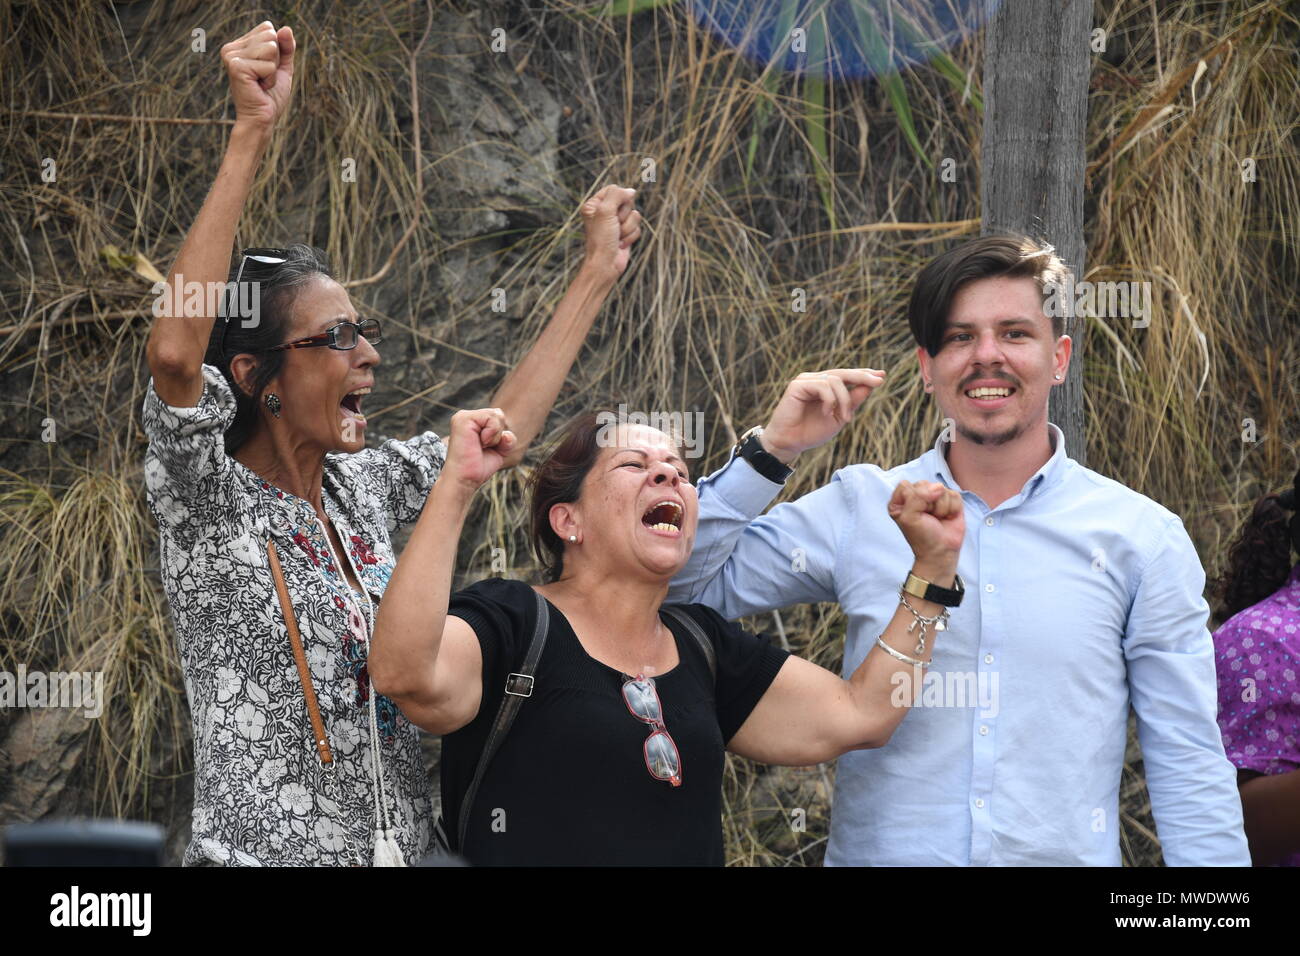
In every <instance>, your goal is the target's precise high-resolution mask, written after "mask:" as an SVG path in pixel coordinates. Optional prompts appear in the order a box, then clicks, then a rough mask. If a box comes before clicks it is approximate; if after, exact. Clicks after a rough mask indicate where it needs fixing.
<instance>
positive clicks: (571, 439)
mask: <svg viewBox="0 0 1300 956" xmlns="http://www.w3.org/2000/svg"><path fill="white" fill-rule="evenodd" d="M602 418H603V415H601V414H599V413H597V412H588V413H586V414H585V415H579V416H578V417H577V418H575V419H573V420H572V421H570V422H569V424H568V425H566V426H565V427H564V428H563V430H562V431H561V433H560V439H559V443H558V444H557V445H556V446H555V450H554V451H552V452H551V454H550V456H549V457H547V459H546V460H545V461H544V462H542V463H541V465H539V466H538V467H537V468H536V469H534V470H533V473H532V475H531V476H529V478H528V491H529V499H528V511H529V515H530V516H531V525H530V529H529V530H530V536H531V538H532V545H533V554H535V555H536V556H537V560H538V561H539V562H540V563H541V565H542V577H543V579H544V580H546V581H547V582H551V581H558V580H559V579H560V575H561V574H563V573H564V542H563V541H561V540H560V536H559V535H558V534H556V533H555V529H554V528H552V527H551V508H552V507H553V506H555V505H559V504H568V503H571V502H574V501H577V500H578V496H579V495H580V494H581V492H582V482H583V481H584V480H585V479H586V477H587V475H588V473H589V472H590V471H591V469H592V466H593V465H595V464H596V459H597V457H599V455H600V442H599V440H598V439H599V436H600V431H601V429H602V428H603V427H604V426H603V425H602V424H601V420H602Z"/></svg>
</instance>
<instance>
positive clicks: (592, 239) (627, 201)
mask: <svg viewBox="0 0 1300 956" xmlns="http://www.w3.org/2000/svg"><path fill="white" fill-rule="evenodd" d="M581 212H582V222H583V228H584V229H585V231H586V238H587V248H586V260H587V262H588V263H590V264H591V265H592V266H594V267H596V268H598V269H601V270H602V271H605V272H608V273H609V274H610V275H612V276H613V277H614V278H618V277H619V276H621V275H622V274H623V270H624V269H626V268H627V264H628V260H629V259H630V258H631V255H632V244H633V243H634V242H636V241H637V239H639V238H641V213H640V212H638V211H637V208H636V190H635V189H627V188H624V187H623V186H612V185H611V186H605V187H603V188H602V189H601V190H600V191H599V192H597V193H596V194H595V195H594V196H592V197H591V198H590V199H588V200H587V201H586V202H584V203H583V204H582V209H581Z"/></svg>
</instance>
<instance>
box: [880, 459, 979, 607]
mask: <svg viewBox="0 0 1300 956" xmlns="http://www.w3.org/2000/svg"><path fill="white" fill-rule="evenodd" d="M888 507H889V517H891V518H893V519H894V521H895V523H897V525H898V527H899V530H900V531H902V532H903V537H904V538H906V539H907V543H908V545H909V546H910V547H911V549H912V554H913V555H914V556H915V557H916V567H917V569H918V571H925V572H927V573H929V574H934V575H936V577H939V578H941V579H942V580H936V578H935V577H929V578H926V580H929V581H932V582H934V583H935V584H942V585H943V586H945V587H946V586H947V585H948V583H949V580H950V579H951V577H952V576H953V575H954V574H956V573H957V559H958V557H959V556H960V554H961V542H962V538H963V537H964V536H965V534H966V511H965V507H964V505H963V503H962V500H961V495H959V494H958V493H957V492H955V491H953V490H952V489H951V488H946V487H944V486H943V485H941V484H939V483H938V482H934V481H900V482H899V483H898V487H896V488H895V489H894V494H893V495H892V496H891V497H890V499H889V506H888ZM921 577H926V575H925V574H921Z"/></svg>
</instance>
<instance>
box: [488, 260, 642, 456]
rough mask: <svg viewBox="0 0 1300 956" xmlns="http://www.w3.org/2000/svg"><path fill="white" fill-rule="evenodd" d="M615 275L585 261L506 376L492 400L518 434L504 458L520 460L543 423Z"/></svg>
mask: <svg viewBox="0 0 1300 956" xmlns="http://www.w3.org/2000/svg"><path fill="white" fill-rule="evenodd" d="M616 280H617V276H616V275H614V274H613V273H610V272H608V271H601V270H600V269H598V268H596V267H595V266H592V265H591V264H589V263H587V262H584V263H583V265H582V267H581V268H580V269H579V270H578V275H577V277H576V278H575V279H574V280H573V284H572V285H570V286H569V288H568V291H566V292H565V293H564V298H562V299H561V300H560V304H559V305H558V306H556V308H555V313H554V315H552V316H551V320H550V321H549V322H548V323H547V324H546V328H544V329H543V330H542V334H541V335H539V336H538V337H537V341H536V342H534V343H533V346H532V348H530V349H529V350H528V354H527V355H525V356H524V357H523V359H522V360H521V361H520V362H519V364H518V365H517V366H515V368H514V369H513V370H512V371H511V372H510V374H509V375H507V376H506V378H505V381H503V382H502V383H501V385H500V386H499V387H498V388H497V390H496V392H495V393H494V394H493V396H492V400H491V402H490V404H491V405H492V406H493V407H495V408H500V409H502V410H503V411H504V412H505V415H506V421H507V422H509V424H510V430H511V431H513V432H514V433H515V437H516V439H517V443H516V446H515V448H514V450H513V451H512V452H511V453H510V455H509V456H507V458H506V464H507V466H509V465H514V464H518V463H519V462H520V461H521V460H522V459H523V456H524V451H525V450H526V449H527V447H528V445H529V444H530V443H531V442H532V441H533V439H534V438H536V437H537V435H538V433H539V432H540V431H541V430H542V426H543V425H544V424H545V423H546V416H547V415H548V414H550V411H551V407H552V406H553V405H554V404H555V399H556V398H557V397H558V396H559V394H560V388H561V387H562V386H563V385H564V380H565V379H566V378H568V375H569V370H570V369H571V368H572V366H573V362H574V360H575V359H576V358H577V357H578V351H579V350H580V349H581V348H582V343H583V342H584V341H585V340H586V338H587V333H588V332H589V331H591V326H592V323H593V322H595V320H596V316H597V315H598V314H599V313H600V309H601V307H602V306H603V305H604V304H605V300H606V299H607V298H608V297H609V293H610V291H611V290H612V289H613V288H614V283H615V281H616Z"/></svg>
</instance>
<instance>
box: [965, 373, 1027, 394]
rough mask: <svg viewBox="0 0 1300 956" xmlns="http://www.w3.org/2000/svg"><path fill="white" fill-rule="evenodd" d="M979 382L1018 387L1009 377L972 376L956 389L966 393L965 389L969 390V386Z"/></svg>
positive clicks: (1016, 382)
mask: <svg viewBox="0 0 1300 956" xmlns="http://www.w3.org/2000/svg"><path fill="white" fill-rule="evenodd" d="M980 381H990V382H1006V383H1007V384H1008V385H1011V386H1013V387H1015V388H1019V387H1020V383H1019V382H1018V381H1016V380H1015V379H1014V378H1012V377H1011V376H1009V375H972V376H971V377H970V378H968V379H966V380H965V381H964V382H962V383H961V384H960V385H959V386H957V387H958V388H959V389H960V390H961V391H963V392H964V391H966V389H968V388H970V387H971V385H973V384H974V383H975V382H980Z"/></svg>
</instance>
